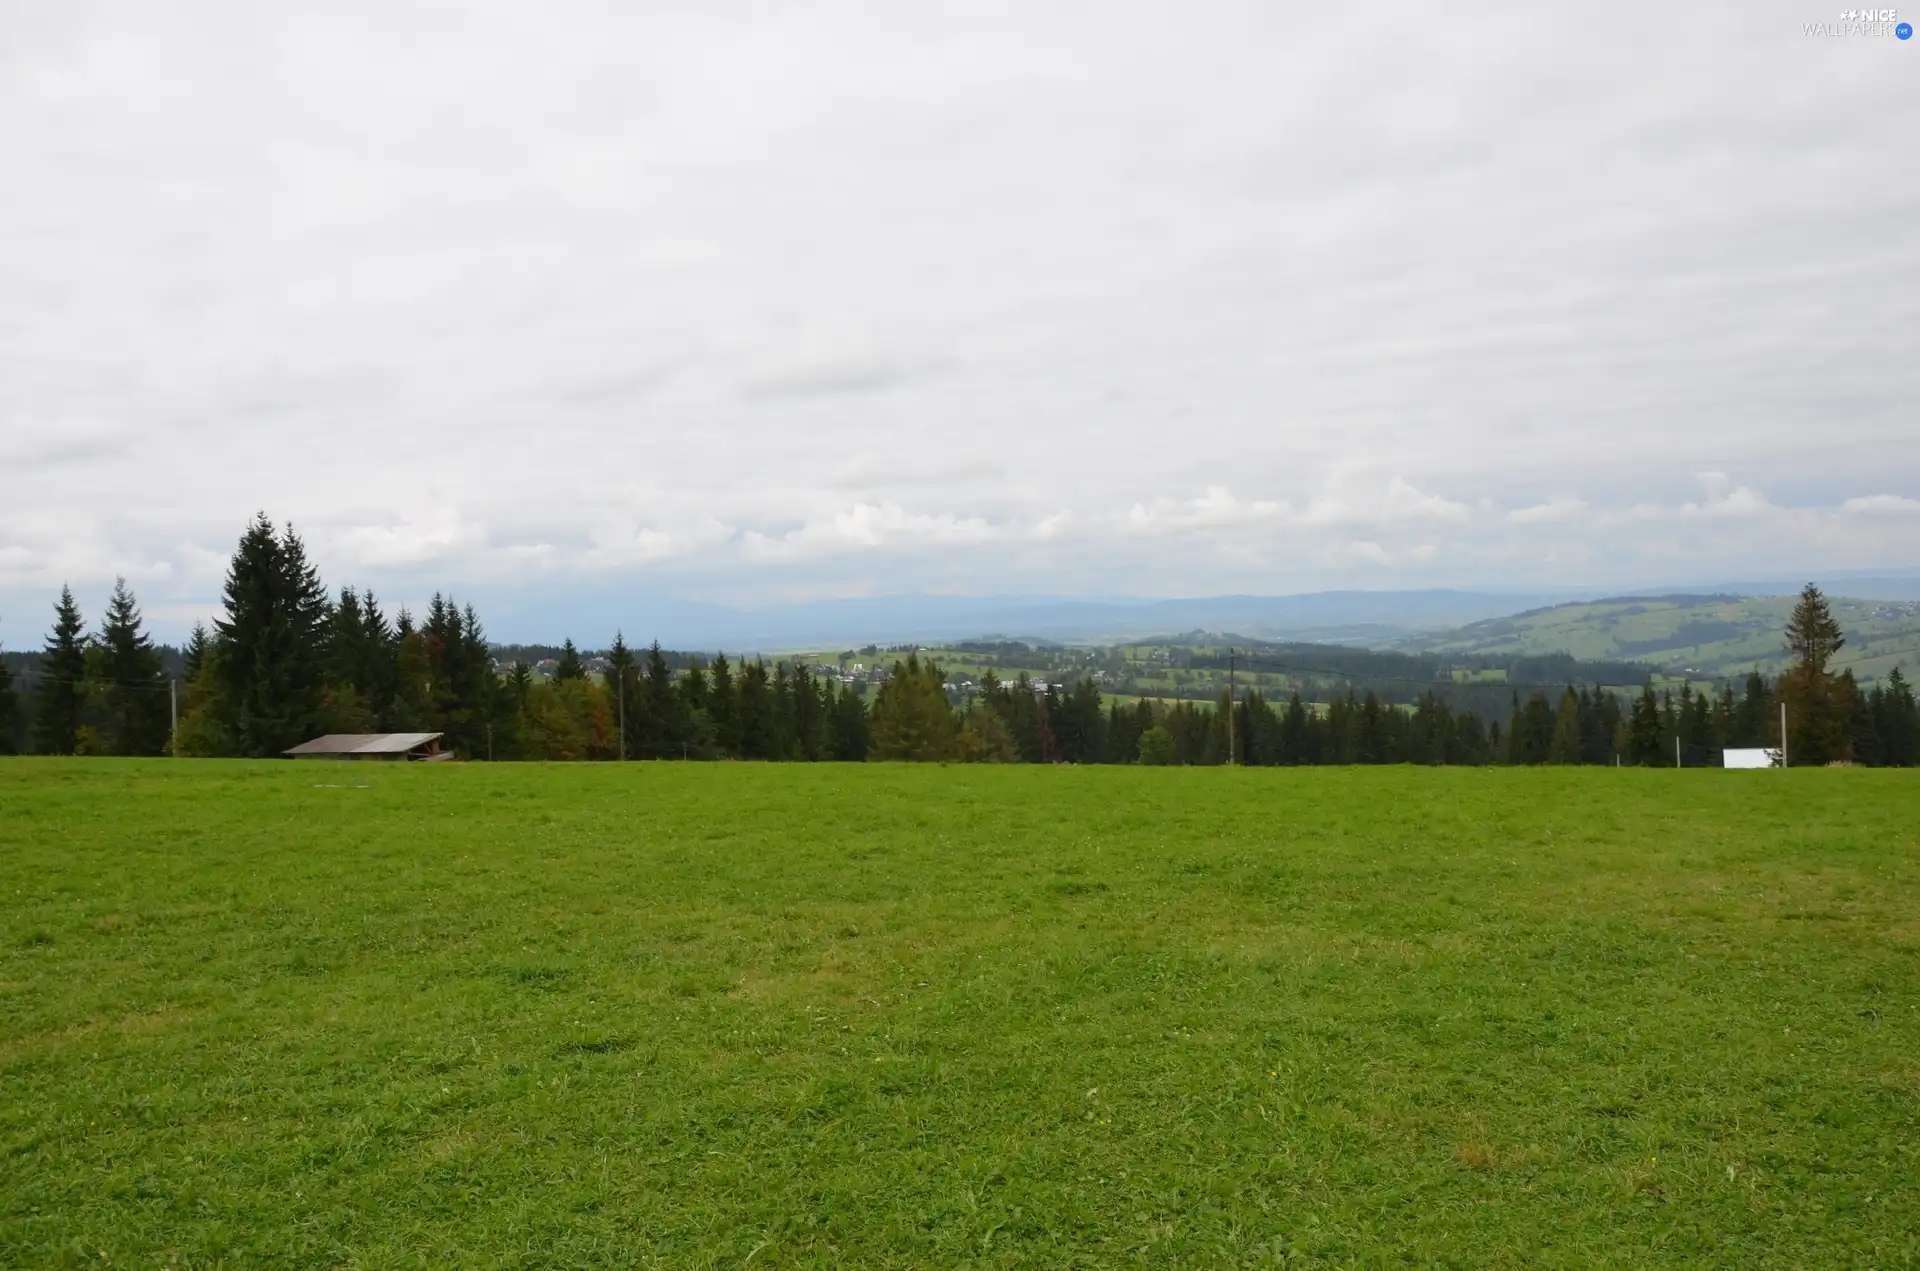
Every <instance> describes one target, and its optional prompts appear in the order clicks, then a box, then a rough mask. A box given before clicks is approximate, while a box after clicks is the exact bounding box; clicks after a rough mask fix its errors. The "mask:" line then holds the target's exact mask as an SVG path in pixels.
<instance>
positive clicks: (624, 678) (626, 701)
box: [607, 631, 638, 759]
mask: <svg viewBox="0 0 1920 1271" xmlns="http://www.w3.org/2000/svg"><path fill="white" fill-rule="evenodd" d="M634 689H635V678H634V673H633V650H632V649H629V648H628V647H627V635H626V632H624V631H615V632H614V633H613V647H612V648H611V649H609V650H607V692H608V694H609V695H610V696H611V697H612V698H613V719H614V726H615V727H616V728H617V729H618V730H619V733H620V745H619V750H620V757H621V758H622V759H626V758H630V757H632V755H633V751H634V746H633V724H634V717H635V716H636V714H637V713H638V712H637V711H636V710H635V708H634Z"/></svg>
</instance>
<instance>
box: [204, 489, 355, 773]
mask: <svg viewBox="0 0 1920 1271" xmlns="http://www.w3.org/2000/svg"><path fill="white" fill-rule="evenodd" d="M223 600H224V602H225V613H224V615H223V616H222V617H220V618H218V619H216V620H215V622H214V627H215V629H216V630H217V631H218V632H219V637H218V639H219V644H220V656H219V658H218V659H217V663H218V665H219V667H220V669H221V673H222V688H223V689H224V691H225V694H226V696H227V698H228V701H229V704H230V706H229V709H230V712H231V717H232V720H233V735H234V743H235V745H236V746H237V747H238V748H239V751H240V753H241V754H243V755H249V756H256V757H258V756H267V755H278V754H280V753H282V752H283V751H285V750H286V749H287V748H288V747H291V746H294V745H297V744H299V743H300V742H303V741H306V740H307V739H309V738H310V737H312V736H314V734H315V733H316V732H318V731H319V726H320V720H321V705H322V701H321V694H322V690H323V688H324V686H325V682H326V666H325V661H324V658H325V624H326V620H327V611H328V604H327V593H326V590H325V588H323V587H322V586H321V584H320V577H319V575H318V574H317V573H316V572H315V571H314V568H313V566H312V565H311V564H310V563H309V562H308V560H307V552H306V546H305V544H303V543H302V542H301V541H300V538H299V536H298V535H297V534H295V533H294V532H293V527H292V526H288V527H286V529H285V531H284V532H282V533H275V531H274V528H273V523H272V522H271V521H269V520H268V519H267V517H266V514H265V513H261V514H260V515H259V516H258V517H256V518H255V519H254V521H253V523H252V524H250V525H249V526H248V527H247V530H246V533H244V534H243V535H241V537H240V544H239V546H238V548H236V549H235V551H234V554H233V561H232V563H231V564H230V565H229V566H228V567H227V579H226V586H225V589H224V592H223Z"/></svg>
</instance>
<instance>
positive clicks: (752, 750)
mask: <svg viewBox="0 0 1920 1271" xmlns="http://www.w3.org/2000/svg"><path fill="white" fill-rule="evenodd" d="M222 601H223V611H222V613H221V615H220V617H219V618H218V619H217V620H216V621H215V623H214V625H213V627H212V628H211V629H208V628H206V627H203V626H196V628H195V629H194V632H193V636H192V638H191V639H190V640H189V641H188V643H187V645H186V647H185V649H184V650H183V652H182V656H181V659H180V661H181V665H180V667H179V673H180V678H181V679H182V681H183V686H184V687H183V688H182V691H181V693H180V696H179V700H178V706H179V709H180V719H179V725H178V728H177V730H174V729H171V728H170V725H169V718H170V716H169V712H170V710H171V709H172V703H170V701H169V689H170V685H169V683H168V675H167V668H166V666H165V659H164V657H163V655H162V652H161V651H160V650H159V649H158V648H156V646H155V645H154V643H153V642H152V640H151V639H150V638H148V636H147V635H146V633H145V631H144V629H143V623H142V620H141V616H140V611H139V607H138V604H137V602H136V601H135V598H134V596H133V594H132V592H131V591H129V590H128V588H127V587H126V585H125V583H124V582H121V583H119V584H117V585H116V587H115V589H114V593H113V598H112V600H111V601H110V602H109V604H108V607H107V611H106V615H105V618H104V620H103V622H102V624H101V627H100V629H99V631H98V632H97V633H94V634H92V635H89V634H88V633H86V632H85V630H84V624H83V622H82V618H81V615H80V612H79V609H78V606H77V605H76V604H75V602H74V599H73V596H72V593H71V592H70V591H65V590H63V592H62V595H61V599H60V602H59V604H58V606H57V609H56V614H55V623H54V627H53V630H52V632H51V633H50V635H49V637H48V640H47V644H46V647H45V649H44V651H43V653H42V655H41V657H40V660H39V666H38V668H37V670H36V672H35V674H34V676H33V677H32V684H31V687H30V692H31V696H32V701H31V710H30V712H29V713H30V716H31V721H32V727H31V729H30V730H25V731H26V733H27V735H26V736H24V737H23V736H21V732H22V730H20V729H19V728H17V727H16V726H15V725H16V723H17V720H18V717H19V714H20V703H19V702H17V701H16V700H15V699H14V697H13V688H12V685H11V683H9V682H6V681H5V679H4V678H3V677H0V745H5V744H8V743H9V740H11V742H12V745H13V746H14V748H19V744H20V743H21V742H25V743H27V745H28V746H29V747H30V748H31V749H33V750H36V751H39V752H41V753H45V754H76V753H78V754H119V755H157V754H163V753H178V754H182V755H201V756H223V755H233V756H271V755H278V754H280V753H282V752H283V751H284V750H286V749H287V748H288V747H290V746H293V745H296V744H298V743H299V742H302V741H305V740H307V739H309V738H311V737H314V736H317V735H319V734H322V733H329V732H416V731H420V732H425V731H431V732H440V733H444V734H445V735H446V741H447V744H448V745H449V746H450V747H451V748H452V749H453V750H454V751H455V752H456V753H457V754H459V755H461V756H463V757H467V758H474V759H489V758H491V759H554V760H580V759H617V758H636V759H719V758H735V759H760V760H803V761H804V760H842V761H858V760H863V759H868V758H879V759H907V760H923V761H957V762H999V763H1143V764H1220V763H1227V762H1233V763H1239V764H1247V765H1276V764H1277V765H1290V764H1349V763H1426V764H1486V763H1510V764H1607V765H1612V764H1616V763H1621V764H1634V765H1640V766H1667V765H1671V764H1674V763H1682V764H1698V763H1711V762H1717V757H1716V756H1715V755H1714V752H1716V751H1717V750H1719V749H1722V748H1725V747H1731V746H1778V745H1779V743H1780V736H1779V722H1778V721H1779V712H1778V710H1777V707H1778V706H1779V705H1780V704H1781V703H1782V702H1784V703H1786V705H1787V707H1788V710H1787V718H1788V721H1789V724H1788V743H1789V746H1788V750H1789V757H1790V759H1792V760H1794V761H1795V762H1800V763H1828V762H1833V761H1853V762H1861V763H1871V764H1888V765H1901V766H1911V765H1913V764H1914V763H1915V762H1916V759H1920V755H1917V754H1916V748H1917V747H1920V710H1916V706H1915V701H1914V696H1913V692H1912V689H1911V688H1910V686H1909V685H1908V684H1907V682H1906V681H1905V679H1904V678H1903V677H1902V676H1901V674H1900V672H1899V671H1898V670H1895V671H1894V672H1893V673H1892V674H1891V675H1889V676H1888V678H1887V680H1886V681H1885V683H1883V684H1880V685H1876V686H1875V687H1874V689H1873V690H1872V691H1871V692H1862V691H1861V690H1860V689H1859V687H1858V685H1856V684H1855V683H1854V681H1853V677H1852V674H1851V672H1850V671H1842V672H1839V673H1837V674H1836V673H1834V672H1832V671H1831V669H1830V664H1831V659H1832V655H1833V654H1834V653H1835V652H1837V650H1838V649H1839V648H1840V647H1841V646H1842V645H1843V644H1844V643H1845V640H1844V637H1843V636H1842V635H1841V633H1840V630H1839V627H1838V624H1837V623H1835V622H1834V620H1833V619H1832V616H1831V614H1830V612H1829V611H1828V608H1827V605H1826V601H1825V599H1824V598H1823V597H1821V596H1820V594H1819V592H1818V590H1817V589H1815V588H1813V587H1809V588H1808V589H1807V591H1806V592H1805V593H1803V595H1802V597H1801V599H1800V603H1799V605H1798V606H1797V607H1796V610H1795V614H1794V618H1793V620H1792V622H1791V623H1790V624H1789V626H1788V629H1787V644H1788V648H1789V650H1790V651H1791V652H1792V653H1793V654H1794V659H1795V660H1794V665H1793V667H1792V668H1791V669H1790V670H1788V671H1787V672H1785V673H1783V674H1782V675H1781V676H1780V677H1778V678H1777V679H1776V680H1773V681H1769V680H1768V679H1766V678H1765V677H1763V676H1761V675H1759V674H1758V673H1754V674H1751V675H1749V676H1748V677H1747V680H1746V684H1745V691H1744V694H1740V695H1736V694H1735V692H1734V690H1733V688H1732V686H1730V685H1729V686H1726V687H1725V688H1724V689H1723V690H1722V691H1721V692H1720V693H1719V694H1718V695H1717V696H1715V695H1710V694H1705V693H1698V694H1697V693H1695V692H1694V691H1693V690H1692V688H1691V687H1690V686H1684V687H1682V688H1681V689H1680V691H1679V693H1678V694H1677V695H1675V694H1673V693H1672V692H1666V693H1662V694H1658V695H1656V693H1655V692H1654V690H1653V688H1652V686H1651V685H1648V686H1646V687H1644V688H1643V689H1642V690H1641V691H1640V692H1639V693H1638V694H1637V695H1636V696H1632V697H1630V698H1623V697H1622V696H1621V695H1620V694H1619V693H1617V692H1615V691H1613V690H1611V689H1605V688H1600V687H1578V686H1568V687H1567V688H1565V689H1564V690H1561V691H1558V692H1557V693H1551V694H1550V693H1546V692H1541V691H1537V690H1535V691H1532V692H1530V693H1529V695H1528V696H1527V697H1526V698H1525V699H1524V700H1523V699H1522V698H1521V697H1520V696H1519V695H1518V694H1517V693H1516V694H1515V695H1514V697H1513V699H1512V706H1511V710H1510V712H1509V715H1508V718H1507V719H1506V720H1505V721H1504V723H1503V722H1501V721H1493V722H1491V723H1487V722H1483V721H1482V719H1481V717H1480V716H1479V715H1478V714H1477V713H1475V712H1473V711H1471V710H1466V709H1458V708H1455V707H1453V706H1451V705H1450V704H1449V703H1448V701H1447V700H1446V697H1445V696H1444V695H1443V693H1442V692H1441V691H1439V689H1438V688H1436V689H1435V690H1431V691H1428V692H1426V693H1424V694H1423V695H1422V696H1421V697H1420V698H1419V699H1418V700H1417V701H1416V702H1415V703H1414V705H1413V707H1412V709H1410V710H1403V709H1400V708H1398V707H1395V706H1392V705H1389V704H1386V703H1383V702H1381V701H1380V699H1379V698H1378V697H1377V696H1376V695H1375V694H1373V693H1372V692H1367V693H1364V694H1361V695H1356V694H1355V693H1353V692H1351V691H1349V692H1347V693H1345V694H1343V695H1340V696H1337V697H1335V698H1334V699H1333V700H1331V701H1328V702H1322V703H1307V702H1304V701H1302V700H1301V698H1300V697H1299V696H1298V695H1297V694H1296V695H1294V696H1293V697H1291V698H1290V699H1289V700H1288V701H1286V702H1284V703H1274V702H1269V701H1268V700H1266V699H1265V698H1264V697H1263V696H1262V695H1261V694H1260V693H1259V692H1258V691H1250V692H1246V693H1243V694H1241V695H1240V696H1239V698H1238V699H1237V700H1236V701H1229V700H1228V699H1227V697H1226V696H1225V695H1223V696H1222V698H1221V699H1220V701H1219V702H1217V703H1214V704H1211V705H1209V704H1204V703H1195V702H1174V703H1162V702H1152V701H1138V702H1135V703H1133V704H1131V705H1122V704H1121V703H1119V702H1107V701H1104V700H1103V698H1102V695H1101V693H1100V691H1099V689H1098V687H1097V686H1096V685H1095V684H1094V683H1093V682H1092V681H1091V680H1082V681H1080V682H1079V683H1077V684H1074V685H1071V686H1059V685H1047V686H1044V687H1041V688H1038V689H1036V687H1035V686H1034V685H1033V684H1031V683H1030V682H1028V680H1027V678H1026V677H1025V676H1024V675H1023V676H1021V677H1020V678H1019V679H1017V680H1015V681H1013V682H1011V683H1007V682H1003V681H1001V680H1000V679H998V678H997V677H995V676H994V675H993V674H992V673H991V672H989V673H988V674H987V675H986V676H985V677H984V679H983V681H982V683H981V685H980V687H979V691H978V692H977V693H976V694H974V695H972V696H970V697H968V698H966V699H964V700H960V701H957V702H956V700H955V695H954V692H953V690H952V689H951V688H950V686H949V685H948V683H947V677H946V675H945V674H944V672H943V671H942V670H941V668H940V667H939V666H938V665H937V664H935V663H933V662H931V661H923V660H922V659H920V658H919V656H918V655H916V654H909V655H908V656H907V657H906V658H905V659H903V660H901V661H899V662H897V663H896V664H895V665H894V667H893V670H892V674H891V676H890V677H889V678H888V679H887V680H886V681H885V682H884V683H883V684H881V685H880V687H879V689H878V691H877V692H876V693H875V694H874V696H873V699H872V700H871V702H869V701H868V700H867V699H866V698H865V697H863V696H862V695H861V694H860V693H859V692H858V691H857V690H856V689H854V688H853V687H852V686H850V685H849V686H843V685H841V684H839V683H838V682H837V681H836V680H834V679H831V678H826V677H822V676H819V675H817V674H815V673H814V672H813V671H811V670H810V669H809V668H808V667H807V666H806V665H805V664H803V663H800V662H784V661H781V662H775V663H773V664H771V665H770V664H768V663H767V662H766V661H764V660H762V659H754V660H751V661H744V660H743V661H740V662H738V663H736V662H734V661H731V660H729V659H728V658H727V657H726V656H725V655H724V654H717V655H715V656H714V657H713V658H712V659H710V660H707V659H702V658H699V657H686V656H675V657H673V658H671V659H669V657H668V655H667V654H665V653H664V652H663V650H662V649H661V648H660V646H659V645H658V644H657V643H656V644H654V645H653V646H652V647H651V648H649V649H646V650H644V651H636V650H633V649H631V648H629V647H628V646H627V644H626V642H625V640H624V639H623V638H622V637H620V636H618V635H616V636H615V639H614V642H613V645H612V648H611V650H610V652H609V654H608V658H607V661H608V670H607V672H606V673H605V675H604V676H598V677H596V676H594V675H590V674H589V673H588V670H587V667H586V664H585V662H584V661H583V660H582V658H581V657H580V655H579V654H578V652H577V651H576V650H575V648H574V646H573V644H572V642H571V641H569V642H568V643H567V644H566V645H565V646H564V648H563V650H562V653H561V657H560V659H559V662H558V666H557V668H556V672H555V674H554V675H553V677H552V678H551V679H549V678H547V677H545V676H541V675H536V674H534V673H533V671H532V670H531V669H530V668H529V667H527V666H526V665H525V664H524V663H516V664H515V665H514V666H513V667H512V668H511V670H510V671H509V672H508V673H507V674H505V675H501V674H498V673H496V671H495V667H494V661H493V654H492V650H491V648H490V646H489V645H488V642H487V639H486V635H485V632H484V630H483V629H482V627H481V624H480V619H479V617H478V615H477V614H475V612H474V610H473V608H472V607H471V606H460V605H458V604H456V603H455V602H454V601H452V600H450V599H447V598H444V597H442V596H438V595H436V596H435V597H434V598H433V600H432V602H431V603H430V604H429V605H428V607H427V609H426V612H425V613H424V614H423V615H421V616H420V617H419V618H418V619H416V618H415V616H414V615H413V614H411V613H409V612H408V611H407V610H406V609H404V608H402V609H401V610H399V611H398V613H397V614H395V615H394V616H393V618H391V619H389V618H388V616H387V615H386V613H385V612H384V610H383V609H382V607H381V604H380V602H379V601H378V599H377V598H376V597H375V596H374V595H373V594H372V593H371V592H360V591H356V590H355V589H353V588H351V587H349V588H346V589H343V590H342V591H341V592H340V593H339V594H338V596H337V597H336V596H332V595H330V594H329V592H328V590H327V589H326V587H325V586H324V585H323V583H322V582H321V580H320V577H319V574H318V571H317V570H316V569H315V568H314V566H313V565H312V563H311V562H310V561H309V559H308V557H307V553H306V549H305V546H304V544H303V543H302V542H301V540H300V538H299V536H298V535H297V534H295V533H294V532H293V530H292V529H291V527H288V528H285V529H278V528H276V527H275V526H274V525H273V524H272V523H271V522H270V521H269V520H268V519H267V518H266V517H265V516H264V515H263V516H260V517H258V518H256V519H255V520H254V521H253V522H252V523H251V524H250V525H249V526H248V527H247V530H246V532H245V534H243V535H242V537H241V539H240V543H239V545H238V547H237V549H236V550H235V553H234V556H233V559H232V562H231V564H230V566H229V568H228V571H227V576H226V580H225V585H224V588H223V593H222ZM676 666H677V668H678V669H677V670H676Z"/></svg>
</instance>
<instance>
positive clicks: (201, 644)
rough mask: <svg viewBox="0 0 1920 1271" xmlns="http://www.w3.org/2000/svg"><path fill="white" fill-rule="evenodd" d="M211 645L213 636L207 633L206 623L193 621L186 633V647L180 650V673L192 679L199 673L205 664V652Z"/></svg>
mask: <svg viewBox="0 0 1920 1271" xmlns="http://www.w3.org/2000/svg"><path fill="white" fill-rule="evenodd" d="M212 647H213V637H212V636H210V635H208V634H207V624H206V623H204V622H195V623H194V624H193V630H192V631H191V632H189V633H188V634H187V643H186V647H185V648H183V649H181V650H180V674H181V676H182V677H183V678H185V679H187V680H192V679H194V678H195V677H197V676H198V675H199V674H200V671H201V668H203V667H205V666H206V664H207V654H208V652H209V650H211V649H212Z"/></svg>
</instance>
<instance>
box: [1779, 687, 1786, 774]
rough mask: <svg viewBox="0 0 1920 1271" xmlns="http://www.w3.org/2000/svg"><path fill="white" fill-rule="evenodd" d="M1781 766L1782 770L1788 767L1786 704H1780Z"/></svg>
mask: <svg viewBox="0 0 1920 1271" xmlns="http://www.w3.org/2000/svg"><path fill="white" fill-rule="evenodd" d="M1780 678H1782V679H1785V678H1786V677H1785V676H1781V677H1780ZM1780 766H1781V767H1782V768H1784V767H1786V766H1787V704H1786V703H1785V702H1782V703H1780Z"/></svg>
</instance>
